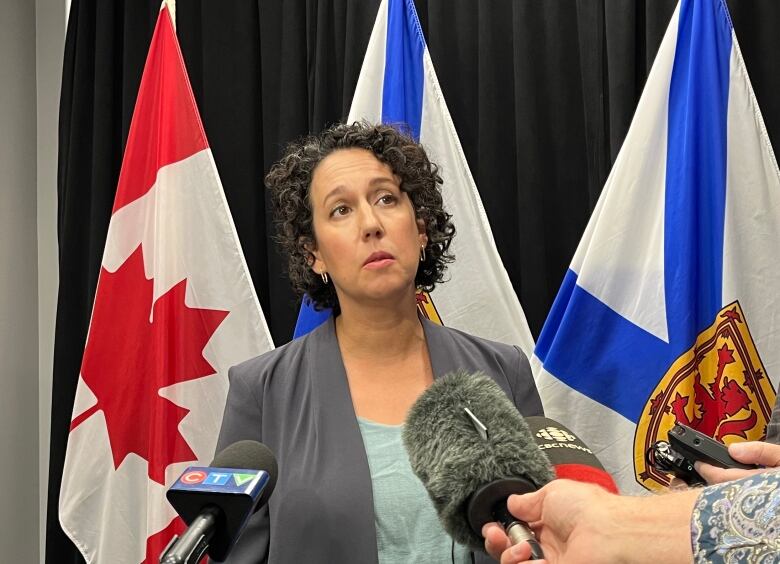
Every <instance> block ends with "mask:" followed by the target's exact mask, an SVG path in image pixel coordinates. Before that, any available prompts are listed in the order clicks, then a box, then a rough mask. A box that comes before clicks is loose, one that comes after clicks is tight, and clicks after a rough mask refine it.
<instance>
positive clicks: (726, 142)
mask: <svg viewBox="0 0 780 564" xmlns="http://www.w3.org/2000/svg"><path fill="white" fill-rule="evenodd" d="M778 249H780V174H779V173H778V167H777V161H776V160H775V156H774V153H773V151H772V147H771V145H770V142H769V138H768V136H767V133H766V129H765V127H764V123H763V119H762V117H761V113H760V111H759V108H758V105H757V103H756V99H755V96H754V94H753V89H752V87H751V85H750V80H749V79H748V74H747V71H746V69H745V64H744V61H743V59H742V55H741V53H740V50H739V45H738V44H737V38H736V36H735V34H734V30H733V27H732V24H731V20H730V17H729V13H728V9H727V7H726V3H725V1H723V0H682V1H681V2H680V4H679V5H678V7H677V10H676V11H675V13H674V15H673V16H672V20H671V22H670V24H669V28H668V30H667V32H666V35H665V37H664V39H663V42H662V44H661V47H660V49H659V51H658V55H657V56H656V59H655V63H654V64H653V68H652V70H651V72H650V75H649V77H648V80H647V84H646V86H645V89H644V92H643V94H642V97H641V99H640V101H639V105H638V106H637V109H636V113H635V115H634V119H633V122H632V124H631V127H630V129H629V132H628V135H627V136H626V139H625V142H624V144H623V147H622V149H621V151H620V154H619V155H618V157H617V160H616V162H615V165H614V167H613V169H612V172H611V173H610V176H609V178H608V179H607V182H606V184H605V186H604V189H603V192H602V194H601V197H600V199H599V201H598V203H597V205H596V208H595V210H594V212H593V215H592V217H591V219H590V222H589V223H588V226H587V228H586V230H585V233H584V235H583V237H582V240H581V241H580V244H579V247H578V249H577V251H576V253H575V255H574V259H573V260H572V263H571V266H570V268H569V271H568V272H567V274H566V277H565V279H564V281H563V284H562V286H561V289H560V291H559V293H558V296H557V298H556V300H555V303H554V305H553V308H552V310H551V312H550V314H549V316H548V318H547V321H546V323H545V325H544V328H543V330H542V333H541V335H540V337H539V340H538V343H537V347H536V350H535V358H534V363H533V364H534V368H535V370H536V374H537V381H538V385H539V389H540V392H541V394H542V399H543V401H544V404H545V411H546V413H547V415H548V416H549V417H552V418H554V419H557V420H560V421H561V422H563V423H564V424H566V425H567V426H569V427H571V428H572V429H574V430H576V432H577V433H578V434H579V435H580V436H581V437H582V438H583V440H584V441H585V442H586V443H588V444H589V445H590V446H591V447H592V448H594V452H596V453H597V455H598V456H599V458H600V459H601V460H602V461H603V462H604V464H605V466H606V467H607V469H608V470H609V471H611V472H612V473H613V475H614V476H615V477H616V479H617V480H618V483H619V486H620V487H621V489H622V490H623V491H624V492H630V491H634V490H639V489H641V488H640V486H639V485H638V484H642V485H643V486H645V487H647V488H653V489H655V488H660V487H662V486H663V485H665V484H666V483H667V481H666V476H665V475H663V474H659V473H657V472H655V471H654V470H652V469H651V468H648V467H647V465H646V463H645V461H644V457H643V454H644V451H645V449H646V448H647V447H648V446H649V445H650V444H652V443H653V442H654V441H655V440H657V439H664V440H665V438H666V434H667V431H668V430H669V429H670V428H671V427H672V426H673V425H674V423H675V422H682V423H685V424H688V425H690V426H692V427H694V428H698V429H700V430H702V431H703V432H705V433H707V434H708V435H710V436H714V437H716V438H718V439H719V440H721V441H723V442H725V443H727V444H728V443H731V442H733V441H738V440H758V439H760V438H762V436H763V434H764V432H765V428H766V423H767V420H768V418H769V416H770V413H771V408H772V405H773V404H774V400H775V389H776V386H777V382H778V376H780V334H779V333H778V329H780V261H779V260H778Z"/></svg>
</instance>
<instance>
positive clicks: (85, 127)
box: [46, 0, 780, 564]
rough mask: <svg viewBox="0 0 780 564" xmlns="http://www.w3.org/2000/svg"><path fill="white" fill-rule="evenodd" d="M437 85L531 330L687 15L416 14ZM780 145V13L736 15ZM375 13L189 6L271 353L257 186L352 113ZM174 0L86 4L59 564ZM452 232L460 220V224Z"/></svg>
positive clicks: (64, 335)
mask: <svg viewBox="0 0 780 564" xmlns="http://www.w3.org/2000/svg"><path fill="white" fill-rule="evenodd" d="M416 4H417V8H418V12H419V15H420V20H421V22H422V26H423V30H424V32H425V34H426V37H427V40H428V45H429V47H430V52H431V57H432V59H433V63H434V66H435V67H436V70H437V73H438V76H439V81H440V83H441V87H442V90H443V92H444V95H445V98H446V100H447V103H448V105H449V108H450V112H451V114H452V118H453V120H454V122H455V126H456V128H457V131H458V134H459V136H460V140H461V143H462V144H463V148H464V150H465V152H466V156H467V158H468V161H469V164H470V166H471V170H472V172H473V174H474V177H475V179H476V182H477V186H478V187H479V191H480V194H481V196H482V200H483V202H484V204H485V208H486V210H487V214H488V216H489V218H490V222H491V226H492V229H493V234H494V236H495V239H496V243H497V245H498V250H499V252H500V254H501V257H502V258H503V261H504V264H505V266H506V268H507V270H508V272H509V276H510V278H511V279H512V282H513V284H514V287H515V290H516V291H517V294H518V296H519V297H520V301H521V303H522V305H523V308H524V309H525V312H526V315H527V316H528V320H529V322H530V325H531V329H532V331H533V332H534V334H535V335H538V333H539V330H540V329H541V326H542V324H543V322H544V319H545V316H546V314H547V311H548V309H549V307H550V305H551V303H552V300H553V298H554V297H555V294H556V292H557V290H558V286H559V284H560V282H561V280H562V279H563V275H564V273H565V271H566V268H567V267H568V264H569V261H570V260H571V257H572V255H573V253H574V250H575V248H576V246H577V243H578V242H579V238H580V236H581V234H582V232H583V230H584V228H585V225H586V223H587V220H588V217H589V216H590V212H591V210H592V209H593V206H594V205H595V202H596V200H597V198H598V195H599V192H600V190H601V187H602V185H603V184H604V181H605V180H606V177H607V174H608V173H609V170H610V167H611V165H612V162H613V161H614V159H615V157H616V155H617V152H618V150H619V149H620V145H621V143H622V141H623V138H624V137H625V134H626V132H627V130H628V126H629V124H630V121H631V118H632V115H633V112H634V109H635V107H636V103H637V101H638V99H639V95H640V94H641V91H642V87H643V85H644V81H645V79H646V77H647V73H648V71H649V69H650V66H651V64H652V61H653V58H654V57H655V53H656V51H657V49H658V46H659V44H660V41H661V38H662V36H663V33H664V31H665V30H666V27H667V25H668V22H669V18H670V17H671V14H672V12H673V11H674V7H675V5H676V2H675V1H674V0H546V1H544V2H540V1H538V0H516V1H513V2H510V1H508V0H502V1H491V2H486V1H480V0H457V1H454V0H429V1H423V0H416ZM728 4H729V7H730V10H731V14H732V17H733V20H734V27H735V29H736V33H737V37H738V39H739V42H740V45H741V48H742V52H743V55H744V58H745V60H746V64H747V68H748V72H749V73H750V76H751V79H752V82H753V87H754V89H755V93H756V97H757V98H758V102H759V105H760V106H761V109H762V111H763V114H764V119H765V121H766V125H767V128H768V130H769V135H770V138H771V139H772V141H773V143H774V146H775V147H780V145H778V143H780V138H779V137H778V136H779V135H780V73H777V71H776V68H777V63H778V58H779V55H780V35H779V34H778V33H777V29H778V28H779V27H780V2H777V0H751V1H750V2H748V1H746V0H730V1H729V2H728ZM378 5H379V1H378V0H328V1H325V0H320V1H316V0H284V1H282V0H275V1H271V0H259V2H247V1H242V2H240V1H235V0H230V1H227V0H179V2H177V27H178V35H179V39H180V42H181V46H182V51H183V53H184V58H185V60H186V63H187V68H188V71H189V76H190V80H191V81H192V86H193V89H194V91H195V97H196V99H197V102H198V106H199V108H200V112H201V116H202V118H203V122H204V125H205V129H206V134H207V135H208V138H209V141H210V144H211V147H212V150H213V153H214V158H215V159H216V162H217V166H218V168H219V173H220V176H221V178H222V183H223V185H224V188H225V192H226V195H227V199H228V202H229V204H230V208H231V211H232V214H233V217H234V219H235V224H236V227H237V229H238V233H239V236H240V239H241V243H242V245H243V249H244V254H245V256H246V260H247V262H248V264H249V268H250V270H251V273H252V277H253V280H254V283H255V286H256V287H257V291H258V294H259V296H260V301H261V303H262V307H263V311H264V312H265V315H266V318H267V320H268V322H269V325H270V327H271V331H272V333H273V338H274V341H275V342H276V343H277V344H282V343H284V342H286V341H288V340H289V338H290V336H291V334H292V329H293V326H294V322H295V318H296V314H297V304H296V302H295V299H294V297H293V295H292V294H291V292H290V290H289V287H288V283H287V280H286V278H285V276H284V268H283V263H282V260H281V258H280V256H279V255H278V254H277V252H276V250H275V248H274V245H273V243H272V242H271V240H270V236H271V225H270V217H269V206H268V202H267V198H266V195H265V193H264V189H263V185H262V178H263V175H264V173H265V172H266V171H267V170H268V168H269V166H270V165H271V164H272V163H273V162H274V161H275V160H276V159H277V158H278V157H279V155H280V153H281V150H282V148H283V147H284V145H285V143H286V142H288V141H290V140H291V139H293V138H295V137H297V136H299V135H301V134H304V133H307V132H314V131H318V130H320V129H321V128H322V127H323V126H325V125H327V124H330V123H333V122H336V121H340V120H342V119H343V118H344V117H346V115H347V113H348V110H349V105H350V102H351V98H352V93H353V90H354V87H355V84H356V82H357V77H358V74H359V72H360V66H361V64H362V60H363V55H364V52H365V48H366V45H367V43H368V38H369V36H370V33H371V29H372V27H373V23H374V18H375V16H376V11H377V8H378ZM159 6H160V3H159V0H133V1H130V0H109V1H105V0H102V1H100V0H74V1H73V4H72V7H71V13H70V20H69V24H68V31H67V37H66V45H65V54H64V68H63V81H62V94H61V101H60V129H59V165H58V166H59V176H58V194H59V216H58V234H59V274H60V287H59V299H58V309H57V322H56V340H55V351H54V383H53V405H52V418H51V458H50V471H49V499H48V527H47V539H46V561H47V562H49V563H57V564H60V563H67V562H81V561H82V560H81V557H80V556H79V554H78V552H77V551H76V550H75V548H74V547H73V545H72V544H71V542H70V541H69V540H68V538H67V537H66V536H65V535H64V533H63V532H62V531H61V529H60V526H59V523H58V518H57V504H58V498H59V490H60V482H61V474H62V466H63V461H64V456H65V447H66V442H67V435H68V425H69V420H70V417H71V410H72V404H73V398H74V394H75V388H76V382H77V380H78V374H79V366H80V363H81V354H82V352H83V348H84V341H85V337H86V332H87V326H88V322H89V317H90V312H91V308H92V301H93V298H94V292H95V286H96V282H97V275H98V271H99V268H100V261H101V257H102V253H103V246H104V243H105V236H106V231H107V228H108V222H109V218H110V213H111V208H112V205H113V199H114V193H115V190H116V183H117V178H118V175H119V168H120V165H121V159H122V153H123V150H124V143H125V140H126V138H127V132H128V128H129V124H130V118H131V116H132V112H133V106H134V103H135V97H136V94H137V90H138V85H139V83H140V77H141V72H142V70H143V64H144V61H145V58H146V53H147V50H148V47H149V41H150V39H151V34H152V30H153V28H154V23H155V21H156V18H157V13H158V9H159ZM455 221H456V225H457V218H455Z"/></svg>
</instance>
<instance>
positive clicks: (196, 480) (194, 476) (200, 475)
mask: <svg viewBox="0 0 780 564" xmlns="http://www.w3.org/2000/svg"><path fill="white" fill-rule="evenodd" d="M207 476H208V474H206V473H205V472H203V471H202V470H192V471H190V472H185V473H184V474H182V477H181V483H182V484H200V483H201V482H202V481H203V480H205V479H206V477H207Z"/></svg>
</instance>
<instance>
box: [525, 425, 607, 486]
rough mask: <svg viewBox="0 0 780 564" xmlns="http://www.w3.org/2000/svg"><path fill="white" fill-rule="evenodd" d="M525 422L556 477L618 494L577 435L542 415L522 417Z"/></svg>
mask: <svg viewBox="0 0 780 564" xmlns="http://www.w3.org/2000/svg"><path fill="white" fill-rule="evenodd" d="M525 421H526V423H528V427H529V428H530V429H531V433H533V437H534V439H535V440H536V444H537V445H538V446H539V448H540V449H541V450H542V451H543V452H544V453H545V454H546V455H547V458H549V459H550V462H551V463H552V465H553V470H555V477H556V478H566V479H568V480H574V481H576V482H587V483H590V484H597V485H599V486H601V487H602V488H604V489H605V490H607V491H609V492H612V493H615V494H616V493H619V492H618V488H617V485H616V484H615V481H614V480H613V479H612V476H610V475H609V473H608V472H607V471H606V470H605V469H604V466H602V464H601V462H600V461H599V459H598V458H596V455H595V454H593V451H592V450H591V449H590V448H588V446H587V445H586V444H585V443H583V442H582V441H581V440H580V439H579V438H578V437H577V435H575V434H574V433H572V432H571V431H570V430H569V429H567V428H566V427H564V426H563V425H562V424H560V423H558V422H557V421H553V420H552V419H548V418H546V417H539V416H533V417H526V418H525Z"/></svg>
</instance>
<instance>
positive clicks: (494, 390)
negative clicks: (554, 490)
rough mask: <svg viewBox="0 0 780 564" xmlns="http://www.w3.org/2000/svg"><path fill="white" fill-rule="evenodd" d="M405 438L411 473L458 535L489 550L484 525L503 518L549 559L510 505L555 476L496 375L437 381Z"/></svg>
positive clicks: (413, 414)
mask: <svg viewBox="0 0 780 564" xmlns="http://www.w3.org/2000/svg"><path fill="white" fill-rule="evenodd" d="M403 441H404V446H405V447H406V450H407V453H408V454H409V462H410V464H411V467H412V471H413V472H414V473H415V474H416V475H417V477H418V478H419V479H420V481H422V483H423V485H424V486H425V489H426V490H428V494H429V495H430V497H431V501H432V502H433V505H434V507H435V509H436V512H437V513H438V514H439V519H440V520H441V522H442V526H443V527H444V530H445V531H446V532H447V533H448V534H449V535H450V536H451V537H452V538H454V539H455V540H456V541H457V542H459V543H461V544H465V545H467V546H469V547H471V548H472V549H475V550H484V539H483V537H482V527H483V526H484V525H485V523H488V522H491V521H498V522H499V523H501V524H502V525H503V527H504V529H505V531H506V533H507V536H509V538H510V540H511V541H512V543H513V544H517V543H519V542H521V541H523V540H526V541H528V542H529V544H530V545H531V550H532V559H540V558H543V557H544V555H543V553H542V549H541V546H540V545H539V543H538V542H537V540H536V538H535V537H534V535H533V532H531V530H530V529H529V528H528V525H527V524H526V523H524V522H522V521H519V520H518V519H516V518H515V517H514V516H512V515H511V514H510V513H509V511H508V510H507V507H506V499H507V497H509V495H510V494H515V493H528V492H532V491H535V490H537V489H538V488H540V487H541V486H543V485H544V484H546V483H547V482H549V481H550V480H552V479H553V478H555V474H554V472H553V470H552V467H551V465H550V461H549V460H548V458H547V457H546V456H545V454H544V453H543V452H542V450H541V449H539V447H537V446H536V442H535V441H534V438H533V435H532V434H531V431H530V429H529V428H528V425H527V424H526V422H525V421H524V420H523V418H522V416H521V415H520V413H518V411H517V408H516V407H515V406H514V405H513V404H512V402H511V401H510V400H509V398H508V397H507V396H506V394H505V393H504V392H503V391H502V390H501V388H499V387H498V385H497V384H496V383H495V382H493V380H491V379H490V378H488V377H487V376H485V375H483V374H479V373H477V374H467V373H465V372H458V373H454V374H448V375H446V376H444V377H442V378H439V379H438V380H436V381H434V383H433V384H432V385H431V386H430V387H429V388H428V389H427V390H426V391H425V392H423V394H422V395H421V396H420V397H419V398H418V399H417V401H416V402H415V404H414V405H413V406H412V408H411V410H410V411H409V415H408V417H407V419H406V423H405V425H404V430H403Z"/></svg>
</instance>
